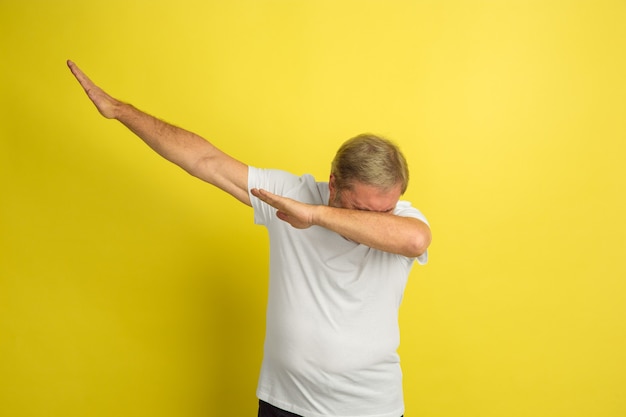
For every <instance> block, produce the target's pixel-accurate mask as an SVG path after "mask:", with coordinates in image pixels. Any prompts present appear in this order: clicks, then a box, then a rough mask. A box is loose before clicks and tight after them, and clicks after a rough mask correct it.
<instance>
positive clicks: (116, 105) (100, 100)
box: [67, 61, 250, 205]
mask: <svg viewBox="0 0 626 417" xmlns="http://www.w3.org/2000/svg"><path fill="white" fill-rule="evenodd" d="M67 64H68V66H69V68H70V70H71V71H72V74H74V76H75V77H76V79H77V80H78V82H79V83H80V85H81V86H82V87H83V89H84V90H85V92H86V93H87V96H88V97H89V99H90V100H91V101H92V102H93V103H94V105H95V106H96V108H97V109H98V111H99V112H100V114H102V115H103V116H104V117H106V118H108V119H116V120H118V121H119V122H121V123H122V124H123V125H124V126H126V127H127V128H128V129H129V130H131V131H132V132H133V133H135V134H136V135H137V136H139V138H141V139H142V140H143V141H144V142H145V143H146V144H147V145H148V146H149V147H150V148H152V149H153V150H154V151H156V152H157V153H158V154H159V155H161V156H162V157H163V158H165V159H167V160H168V161H170V162H173V163H174V164H176V165H178V166H179V167H181V168H182V169H184V170H185V171H187V172H188V173H190V174H191V175H193V176H195V177H198V178H200V179H202V180H204V181H206V182H208V183H210V184H212V185H214V186H216V187H218V188H220V189H221V190H224V191H226V192H227V193H229V194H231V195H232V196H233V197H235V198H236V199H238V200H239V201H241V202H242V203H244V204H247V205H250V197H249V195H248V166H247V165H245V164H243V163H242V162H240V161H238V160H236V159H234V158H232V157H231V156H229V155H227V154H226V153H224V152H222V151H221V150H220V149H218V148H217V147H215V146H214V145H213V144H211V143H210V142H209V141H207V140H206V139H204V138H202V137H200V136H198V135H197V134H195V133H193V132H189V131H187V130H185V129H182V128H180V127H177V126H174V125H171V124H169V123H166V122H164V121H162V120H160V119H157V118H156V117H153V116H151V115H149V114H147V113H145V112H143V111H141V110H139V109H137V108H135V107H133V106H132V105H130V104H127V103H123V102H121V101H119V100H117V99H115V98H113V97H111V96H110V95H108V94H107V93H106V92H104V91H103V90H102V89H101V88H100V87H98V86H97V85H95V84H94V83H93V82H92V81H91V80H90V79H89V78H88V77H87V76H86V75H85V74H84V73H83V72H82V71H81V70H80V69H79V68H78V66H76V64H74V63H73V62H71V61H68V63H67Z"/></svg>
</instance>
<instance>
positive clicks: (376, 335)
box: [68, 61, 431, 417]
mask: <svg viewBox="0 0 626 417" xmlns="http://www.w3.org/2000/svg"><path fill="white" fill-rule="evenodd" d="M68 66H69V68H70V70H71V71H72V73H73V74H74V76H75V77H76V79H77V80H78V82H79V83H80V84H81V86H82V87H83V89H84V90H85V91H86V93H87V95H88V97H89V98H90V99H91V101H92V102H93V103H94V104H95V106H96V108H97V109H98V111H99V112H100V113H101V114H102V115H103V116H104V117H106V118H109V119H116V120H118V121H120V122H121V123H123V124H124V125H125V126H126V127H128V128H129V129H130V130H131V131H132V132H134V133H135V134H136V135H137V136H139V137H140V138H141V139H142V140H143V141H144V142H145V143H146V144H148V145H149V146H150V147H151V148H152V149H154V150H155V151H156V152H158V153H159V154H160V155H161V156H163V157H164V158H166V159H168V160H169V161H171V162H173V163H175V164H177V165H178V166H180V167H181V168H183V169H184V170H186V171H187V172H189V173H190V174H191V175H194V176H196V177H198V178H200V179H202V180H204V181H206V182H208V183H210V184H212V185H214V186H216V187H218V188H220V189H222V190H224V191H225V192H227V193H229V194H230V195H232V196H233V197H235V198H236V199H238V200H239V201H241V202H242V203H244V204H246V205H248V206H251V207H252V208H253V209H254V219H255V222H256V223H257V224H263V225H265V226H266V227H267V229H268V231H269V236H270V285H269V299H268V307H267V330H266V337H265V347H264V357H263V364H262V368H261V375H260V377H259V384H258V388H257V396H258V397H259V416H264V417H265V416H305V417H348V416H350V417H357V416H358V417H367V416H370V417H399V416H401V415H402V414H403V413H404V403H403V397H402V374H401V370H400V364H399V357H398V355H397V353H396V350H397V347H398V344H399V330H398V309H399V306H400V301H401V299H402V294H403V291H404V287H405V284H406V280H407V277H408V274H409V271H410V269H411V266H412V264H413V262H414V261H415V260H416V259H417V261H418V262H419V263H421V264H423V263H426V261H427V248H428V246H429V244H430V240H431V234H430V229H429V227H428V225H427V223H426V220H425V218H424V216H423V215H422V214H421V213H420V212H419V211H418V210H417V209H415V208H413V207H412V206H411V205H410V203H408V202H404V201H399V199H400V196H401V195H402V194H403V193H404V192H405V190H406V188H407V183H408V178H409V177H408V169H407V164H406V161H405V159H404V156H403V155H402V153H401V152H400V151H399V149H398V148H397V147H396V146H395V145H394V144H393V143H391V142H389V141H387V140H385V139H383V138H380V137H377V136H374V135H360V136H357V137H355V138H353V139H350V140H348V141H347V142H346V143H344V144H343V145H342V146H341V148H340V149H339V151H338V152H337V155H336V157H335V159H334V160H333V163H332V167H331V174H330V179H329V182H328V183H320V182H316V181H315V180H314V179H313V178H312V177H311V176H309V175H304V176H302V177H297V176H294V175H291V174H289V173H287V172H283V171H279V170H265V169H259V168H254V167H252V166H248V165H246V164H243V163H242V162H240V161H238V160H236V159H234V158H232V157H231V156H229V155H227V154H225V153H224V152H222V151H220V150H219V149H218V148H216V147H215V146H213V145H212V144H211V143H210V142H208V141H207V140H205V139H203V138H201V137H200V136H198V135H196V134H194V133H192V132H189V131H186V130H184V129H181V128H179V127H175V126H172V125H170V124H167V123H165V122H163V121H161V120H159V119H156V118H154V117H152V116H150V115H148V114H146V113H144V112H142V111H140V110H138V109H136V108H135V107H133V106H131V105H130V104H126V103H122V102H120V101H119V100H116V99H115V98H113V97H111V96H110V95H108V94H107V93H105V92H104V91H103V90H102V89H100V88H99V87H98V86H96V85H95V84H94V83H93V82H92V81H91V80H90V79H89V78H88V77H87V76H86V75H85V74H84V73H83V72H82V71H81V70H80V69H79V68H78V67H77V66H76V65H75V64H74V63H73V62H71V61H68Z"/></svg>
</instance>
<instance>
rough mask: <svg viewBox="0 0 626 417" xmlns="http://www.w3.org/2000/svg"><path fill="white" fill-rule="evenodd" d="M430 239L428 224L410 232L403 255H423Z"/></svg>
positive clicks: (415, 256)
mask: <svg viewBox="0 0 626 417" xmlns="http://www.w3.org/2000/svg"><path fill="white" fill-rule="evenodd" d="M431 241H432V234H431V233H430V229H429V228H428V226H425V227H423V228H422V230H420V231H419V232H417V233H413V234H412V236H411V239H410V242H409V243H408V245H407V248H406V253H404V255H405V256H407V257H409V258H417V257H418V256H421V255H423V254H424V253H426V251H427V250H428V247H429V246H430V242H431Z"/></svg>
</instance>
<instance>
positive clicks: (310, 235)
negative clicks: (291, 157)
mask: <svg viewBox="0 0 626 417" xmlns="http://www.w3.org/2000/svg"><path fill="white" fill-rule="evenodd" d="M248 187H249V188H262V189H265V190H267V191H270V192H272V193H275V194H278V195H282V196H285V197H289V198H292V199H294V200H298V201H301V202H304V203H310V204H319V205H327V204H328V198H329V189H328V183H318V182H316V181H315V179H314V178H313V177H312V176H310V175H304V176H302V177H298V176H295V175H292V174H289V173H287V172H284V171H278V170H265V169H258V168H254V167H250V168H249V174H248ZM250 198H251V201H252V206H253V207H254V220H255V223H256V224H262V225H265V226H266V227H267V229H268V231H269V237H270V284H269V295H268V297H269V298H268V306H267V318H266V320H267V328H266V335H265V348H264V356H263V364H262V367H261V375H260V377H259V384H258V388H257V396H258V397H259V399H261V400H263V401H265V402H268V403H270V404H272V405H274V406H276V407H278V408H281V409H283V410H287V411H290V412H292V413H296V414H299V415H302V416H305V417H399V416H400V415H402V414H403V413H404V402H403V396H402V372H401V370H400V359H399V356H398V354H397V348H398V345H399V342H400V337H399V329H398V308H399V307H400V302H401V300H402V294H403V292H404V287H405V284H406V281H407V277H408V275H409V271H410V269H411V266H412V265H413V261H414V260H415V259H414V258H407V257H404V256H401V255H396V254H392V253H388V252H382V251H379V250H376V249H372V248H370V247H367V246H365V245H361V244H357V243H355V242H352V241H349V240H347V239H345V238H343V237H342V236H340V235H339V234H337V233H335V232H332V231H330V230H327V229H324V228H322V227H318V226H313V227H310V228H308V229H295V228H293V227H292V226H291V225H289V224H288V223H286V222H283V221H282V220H280V219H278V218H277V217H276V210H275V209H274V208H273V207H271V206H269V205H267V204H265V203H263V202H261V201H260V200H259V199H257V198H255V197H254V196H252V195H251V196H250ZM394 214H396V215H399V216H407V217H415V218H418V219H420V220H422V221H426V219H425V218H424V216H423V215H422V214H421V213H420V212H419V211H418V210H417V209H415V208H413V207H412V206H411V205H410V203H408V202H404V201H400V202H398V204H397V206H396V208H395V210H394ZM417 260H418V262H419V263H421V264H423V263H426V261H427V254H424V255H422V256H420V257H419V258H418V259H417Z"/></svg>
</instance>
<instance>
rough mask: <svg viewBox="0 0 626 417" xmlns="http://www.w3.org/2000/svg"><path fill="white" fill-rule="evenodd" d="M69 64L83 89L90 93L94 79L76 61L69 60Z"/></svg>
mask: <svg viewBox="0 0 626 417" xmlns="http://www.w3.org/2000/svg"><path fill="white" fill-rule="evenodd" d="M67 66H68V67H69V68H70V71H72V74H73V75H74V77H76V80H78V82H79V83H80V85H81V86H82V87H83V89H84V90H85V91H86V92H87V93H88V94H89V90H90V89H91V88H92V87H93V86H94V83H93V81H91V80H90V79H89V77H87V76H86V75H85V73H84V72H82V71H81V70H80V68H78V65H76V64H75V63H74V62H72V61H70V60H68V61H67Z"/></svg>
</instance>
